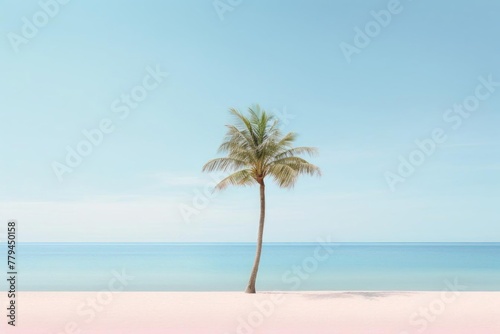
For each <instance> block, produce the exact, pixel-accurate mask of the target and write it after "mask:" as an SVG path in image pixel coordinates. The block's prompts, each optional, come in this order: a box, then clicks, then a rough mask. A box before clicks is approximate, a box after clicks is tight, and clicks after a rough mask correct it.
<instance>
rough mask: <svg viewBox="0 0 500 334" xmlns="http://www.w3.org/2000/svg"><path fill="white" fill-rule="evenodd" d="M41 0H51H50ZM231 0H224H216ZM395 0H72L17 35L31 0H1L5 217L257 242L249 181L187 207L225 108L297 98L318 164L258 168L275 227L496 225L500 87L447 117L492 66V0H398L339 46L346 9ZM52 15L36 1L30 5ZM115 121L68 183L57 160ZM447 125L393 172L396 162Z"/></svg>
mask: <svg viewBox="0 0 500 334" xmlns="http://www.w3.org/2000/svg"><path fill="white" fill-rule="evenodd" d="M47 1H48V0H47ZM224 2H226V1H224ZM388 3H389V1H378V0H377V1H286V2H285V1H271V2H269V1H247V0H244V1H242V2H241V4H240V5H238V6H236V7H235V8H234V9H233V10H232V11H227V12H225V13H224V14H223V17H224V20H221V19H220V18H219V16H218V14H217V12H216V10H215V9H214V7H213V5H212V1H209V0H206V1H145V2H140V3H139V2H132V1H106V2H104V3H103V2H102V1H71V2H69V3H68V4H66V5H61V6H60V8H59V9H58V10H57V11H58V12H57V13H56V14H55V15H54V17H53V18H50V19H49V21H48V23H47V24H46V25H44V26H43V27H41V28H39V31H38V33H37V34H36V36H34V37H33V38H29V39H26V41H27V43H25V44H22V45H19V50H18V52H16V51H15V50H14V48H13V47H12V45H11V43H10V41H9V36H10V38H11V39H12V36H13V35H12V34H10V35H8V34H9V33H16V34H19V35H21V34H22V28H23V24H24V23H23V17H26V18H28V20H32V17H33V15H36V13H37V12H39V11H40V5H39V4H38V2H37V1H31V0H30V1H23V2H19V1H14V0H2V1H1V2H0V12H1V13H3V14H2V15H1V17H0V34H2V35H3V36H4V38H2V39H1V42H0V43H1V50H2V51H1V53H0V73H1V75H2V80H0V113H1V114H0V117H1V118H0V133H1V138H2V140H1V143H0V157H2V159H1V163H0V201H1V202H0V220H3V221H5V220H7V219H10V218H17V219H18V220H19V221H20V224H21V227H22V228H21V237H22V238H24V240H26V241H253V240H254V239H255V236H256V227H257V220H258V189H257V188H253V189H249V188H247V189H234V188H232V189H228V190H227V191H225V192H224V193H221V194H219V195H217V196H216V197H215V198H214V199H212V200H210V202H209V203H208V204H207V205H206V206H204V207H203V208H201V209H200V210H198V212H197V214H195V215H192V216H190V221H189V222H186V221H185V220H183V218H182V215H181V214H180V208H185V206H188V205H189V206H192V199H193V197H194V196H195V192H196V191H197V189H198V190H200V189H201V190H203V187H204V186H205V185H206V184H207V182H208V181H207V180H209V176H208V175H202V174H201V173H200V170H201V167H202V165H203V164H204V162H206V161H207V160H208V159H210V158H212V157H214V156H215V153H216V149H217V147H218V145H219V144H220V142H221V140H222V138H223V136H224V133H225V128H224V124H226V123H227V122H229V121H230V117H229V115H228V113H227V110H228V108H230V107H235V108H238V109H241V110H244V109H246V108H247V107H248V106H250V105H251V104H253V103H259V104H260V105H261V106H262V107H263V108H265V109H268V110H271V111H273V110H274V111H276V112H278V113H283V112H286V114H289V115H291V117H290V118H289V119H288V123H287V124H286V125H285V128H284V129H285V130H293V131H297V132H299V133H300V135H301V136H300V139H299V141H298V144H300V145H302V144H304V145H310V146H317V147H318V148H319V150H320V156H319V157H315V158H312V159H311V161H312V162H314V163H316V164H318V165H319V166H320V167H321V168H322V170H323V174H324V175H323V177H322V178H321V179H316V178H308V177H304V178H303V179H302V180H301V181H300V182H299V183H298V184H297V186H296V188H295V189H294V190H293V191H287V190H279V189H276V188H275V187H273V186H270V187H268V188H269V189H268V202H269V204H268V220H267V227H266V237H265V238H266V240H267V241H314V240H316V238H317V237H325V236H327V235H330V236H331V238H332V241H500V227H499V226H500V210H498V203H499V200H500V176H499V175H500V154H499V153H500V131H499V130H498V129H499V125H500V114H499V107H500V87H498V88H497V89H498V91H494V92H492V93H491V94H490V96H489V97H488V98H487V99H485V100H484V101H481V102H480V105H479V107H478V108H477V109H476V110H474V111H473V112H471V115H470V117H469V118H467V119H464V120H463V123H462V124H461V125H460V126H459V127H458V128H457V129H453V128H452V125H453V123H451V122H446V121H445V120H443V115H444V114H445V112H446V110H447V109H449V108H451V107H453V105H454V104H460V103H462V102H463V101H464V99H466V98H467V97H468V96H471V95H473V94H474V93H475V89H476V86H478V85H479V84H480V81H479V80H478V78H479V77H481V76H482V77H484V78H488V76H489V75H491V76H492V78H493V80H494V81H500V70H499V65H500V59H499V57H498V55H499V54H500V41H499V39H498V33H499V32H500V23H499V21H498V13H499V12H500V3H494V2H493V1H487V0H482V1H474V2H470V1H453V2H451V1H448V2H439V3H434V2H430V1H423V0H419V1H401V3H400V6H401V9H402V10H401V11H400V12H399V13H398V14H393V16H392V19H391V22H390V23H389V24H388V25H387V26H386V27H383V28H382V29H381V31H380V32H379V33H378V35H376V36H374V37H373V38H372V40H371V42H370V44H369V45H368V46H367V47H366V48H363V49H360V52H359V54H355V55H353V57H352V59H351V60H352V61H351V62H350V63H349V62H347V61H346V58H345V57H344V55H343V53H342V51H341V49H340V47H339V45H340V44H341V43H342V42H345V43H350V44H353V43H354V42H353V39H354V37H355V31H354V29H355V27H360V28H361V29H364V27H365V24H367V23H369V22H370V21H372V20H373V17H372V16H371V15H370V12H371V11H380V10H382V9H385V8H387V6H388ZM41 19H42V20H43V17H42V18H41ZM157 66H159V67H160V68H161V69H162V70H163V71H165V72H168V73H169V76H168V78H167V79H166V80H165V81H164V82H162V83H161V84H160V85H159V86H158V88H156V89H154V90H152V91H150V92H149V93H148V96H147V98H146V99H145V100H144V101H143V102H141V103H140V105H139V106H138V107H137V108H136V109H135V110H133V111H131V113H130V114H129V115H128V117H126V118H125V119H120V118H119V114H117V113H114V112H113V111H112V108H111V104H112V103H113V101H115V100H116V99H119V98H120V96H121V95H122V94H129V93H130V92H131V89H132V88H133V87H134V86H136V85H138V84H141V82H142V81H143V78H144V77H145V76H146V75H147V70H146V68H148V67H150V68H155V67H157ZM105 118H109V119H111V120H112V122H113V124H114V126H115V128H114V131H113V132H112V133H110V134H107V135H105V137H104V140H103V142H102V144H101V145H99V146H98V147H95V148H94V149H93V152H92V154H90V155H89V156H87V157H85V158H84V159H83V162H82V163H81V165H79V166H78V167H76V168H75V169H74V171H73V172H72V173H71V174H65V175H64V177H63V182H59V180H58V178H57V177H56V175H55V174H54V172H53V169H52V167H51V164H52V163H53V162H54V161H58V162H61V163H64V159H65V155H66V147H67V146H70V147H73V148H75V147H76V146H77V144H78V143H79V142H80V141H82V140H84V139H85V137H84V136H83V135H82V131H83V130H84V129H87V130H89V129H91V128H96V127H97V126H98V125H99V122H100V121H101V120H102V119H105ZM435 128H441V129H443V131H444V132H445V134H446V136H447V140H446V142H445V143H443V144H441V145H440V146H439V147H438V148H437V149H436V151H435V153H434V154H432V155H431V156H429V157H427V158H426V160H425V162H424V163H423V164H422V165H421V166H419V167H417V168H416V170H415V172H414V174H413V175H411V176H410V177H408V178H407V179H406V181H405V182H404V183H400V184H398V185H397V187H396V190H395V191H391V189H390V188H389V186H388V184H387V183H386V180H385V176H384V175H385V173H386V172H387V171H391V172H396V170H397V167H398V163H399V160H398V159H399V156H401V155H402V156H405V157H408V156H409V155H410V153H411V152H412V151H414V150H415V149H416V145H415V143H414V141H415V140H417V139H424V138H430V136H431V132H432V131H433V129H435Z"/></svg>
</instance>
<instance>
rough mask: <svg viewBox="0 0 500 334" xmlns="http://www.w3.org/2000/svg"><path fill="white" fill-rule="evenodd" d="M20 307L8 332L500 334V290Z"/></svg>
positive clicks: (57, 296) (86, 297) (67, 296)
mask: <svg viewBox="0 0 500 334" xmlns="http://www.w3.org/2000/svg"><path fill="white" fill-rule="evenodd" d="M2 295H3V296H2V297H1V299H2V306H4V305H6V302H7V298H6V297H7V296H6V294H2ZM92 300H95V301H96V303H97V308H98V310H95V309H93V308H92V307H91V306H89V305H91V304H90V303H91V301H92ZM17 303H18V309H17V326H16V327H15V328H12V326H8V325H7V320H8V319H7V317H6V313H7V311H6V309H5V307H2V309H3V310H4V311H2V313H3V314H2V316H1V319H2V322H1V325H0V329H1V330H0V332H1V333H6V334H8V333H34V334H49V333H50V334H60V333H68V334H69V333H80V334H84V333H92V334H94V333H95V334H101V333H102V334H104V333H106V334H118V333H119V334H128V333H138V334H139V333H140V334H142V333H144V334H148V333H151V334H152V333H158V334H159V333H204V334H205V333H206V334H210V333H218V334H234V333H241V334H250V333H266V334H278V333H280V334H281V333H283V334H285V333H286V334H294V333H307V334H309V333H311V334H321V333H329V334H335V333H339V334H340V333H342V334H345V333H367V334H368V333H370V334H378V333H380V334H382V333H383V334H390V333H394V334H412V333H440V334H443V333H450V334H451V333H453V334H462V333H474V334H476V333H481V334H490V333H491V334H498V333H500V292H459V293H457V294H456V295H455V294H453V293H452V292H449V293H448V294H446V295H443V293H442V292H288V293H284V294H281V293H277V292H261V293H258V294H256V295H248V294H244V293H242V292H119V293H114V294H112V295H106V294H103V293H101V294H99V293H98V292H21V293H20V294H19V296H18V300H17ZM79 307H80V311H78V308H79ZM92 316H93V318H92Z"/></svg>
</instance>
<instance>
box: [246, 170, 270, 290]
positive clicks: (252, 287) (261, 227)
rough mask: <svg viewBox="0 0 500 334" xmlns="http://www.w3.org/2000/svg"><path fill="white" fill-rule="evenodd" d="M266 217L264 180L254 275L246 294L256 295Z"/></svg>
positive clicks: (261, 184)
mask: <svg viewBox="0 0 500 334" xmlns="http://www.w3.org/2000/svg"><path fill="white" fill-rule="evenodd" d="M265 216H266V193H265V185H264V180H262V181H261V183H260V221H259V235H258V237H257V251H256V253H255V261H254V263H253V268H252V273H251V274H250V280H249V281H248V285H247V288H246V290H245V292H246V293H255V281H256V280H257V271H258V270H259V263H260V254H261V252H262V236H263V235H264V218H265Z"/></svg>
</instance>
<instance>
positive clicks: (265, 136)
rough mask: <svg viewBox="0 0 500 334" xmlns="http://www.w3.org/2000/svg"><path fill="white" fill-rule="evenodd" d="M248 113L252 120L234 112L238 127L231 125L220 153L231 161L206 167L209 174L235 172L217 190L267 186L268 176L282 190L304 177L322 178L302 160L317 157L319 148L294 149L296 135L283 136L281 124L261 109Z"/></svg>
mask: <svg viewBox="0 0 500 334" xmlns="http://www.w3.org/2000/svg"><path fill="white" fill-rule="evenodd" d="M248 111H249V117H245V116H244V115H243V114H241V113H240V112H239V111H237V110H236V109H230V113H231V114H232V115H233V116H235V118H236V124H234V125H227V128H228V131H227V134H226V137H225V139H224V142H223V143H222V144H221V145H220V147H219V153H227V157H222V158H216V159H212V160H210V161H209V162H207V163H206V164H205V166H203V171H207V172H211V171H216V170H218V171H223V172H233V173H232V174H230V175H229V176H227V177H225V178H224V179H223V180H221V181H220V182H219V183H218V184H217V186H216V189H217V190H223V189H225V188H227V186H229V185H235V186H249V185H252V184H263V182H264V178H265V177H266V176H270V177H271V178H273V179H274V180H275V181H276V182H277V184H278V185H279V186H280V187H283V188H292V187H293V186H294V185H295V183H296V181H297V178H298V176H299V175H300V174H310V175H318V176H319V175H321V171H320V169H319V168H318V167H317V166H315V165H313V164H311V163H309V162H307V161H306V160H304V159H303V158H300V157H299V155H302V154H309V155H314V154H316V153H317V150H316V149H315V148H312V147H293V146H292V144H293V142H294V140H295V139H296V138H297V134H296V133H294V132H289V133H287V134H285V135H283V134H282V132H281V131H280V129H279V127H280V122H279V120H278V119H277V118H275V117H274V116H273V115H270V114H268V113H267V112H266V111H261V110H260V108H259V106H256V107H254V108H249V110H248Z"/></svg>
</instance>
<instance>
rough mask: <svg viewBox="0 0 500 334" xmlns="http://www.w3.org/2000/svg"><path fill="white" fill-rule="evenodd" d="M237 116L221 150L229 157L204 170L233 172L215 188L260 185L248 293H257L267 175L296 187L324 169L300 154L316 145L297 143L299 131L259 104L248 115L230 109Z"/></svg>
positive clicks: (280, 183) (283, 183) (312, 149)
mask: <svg viewBox="0 0 500 334" xmlns="http://www.w3.org/2000/svg"><path fill="white" fill-rule="evenodd" d="M230 113H231V114H232V115H233V116H234V117H235V120H236V122H235V124H234V125H227V128H228V131H227V134H226V137H225V139H224V142H223V143H222V144H221V145H220V147H219V153H222V152H225V153H227V156H226V157H223V158H216V159H212V160H210V161H209V162H207V163H206V164H205V166H203V171H207V172H211V171H216V170H217V171H223V172H232V173H231V174H230V175H229V176H227V177H225V178H224V179H222V180H221V181H220V182H219V183H218V184H217V185H216V186H215V190H223V189H225V188H227V187H228V186H229V185H235V186H250V185H254V184H258V185H259V186H260V221H259V232H258V239H257V250H256V254H255V262H254V265H253V268H252V272H251V274H250V280H249V282H248V286H247V288H246V290H245V292H246V293H255V281H256V279H257V271H258V270H259V262H260V254H261V252H262V236H263V234H264V218H265V215H266V198H265V184H264V179H265V178H266V177H267V176H269V177H271V178H272V179H274V180H275V181H276V182H277V184H278V186H280V187H282V188H292V187H293V186H294V184H295V182H296V181H297V178H298V176H299V175H300V174H310V175H318V176H319V175H321V172H320V169H319V168H318V167H317V166H315V165H313V164H310V163H309V162H307V161H306V160H304V159H302V158H300V157H299V155H301V154H309V155H314V154H315V153H316V152H317V150H316V149H315V148H312V147H293V146H292V144H293V142H294V140H295V139H296V138H297V134H296V133H294V132H289V133H287V134H285V135H283V134H282V132H281V131H280V129H279V126H280V122H279V120H278V119H277V118H275V117H274V116H273V115H271V114H269V113H267V112H266V111H264V110H262V111H261V110H260V107H259V106H255V107H253V108H249V109H248V116H244V115H243V114H241V113H240V112H239V111H237V110H236V109H230Z"/></svg>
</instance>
